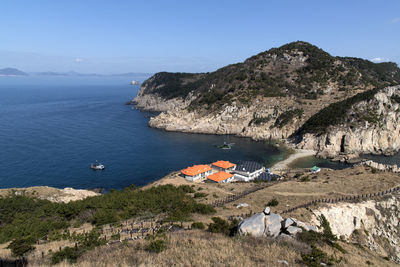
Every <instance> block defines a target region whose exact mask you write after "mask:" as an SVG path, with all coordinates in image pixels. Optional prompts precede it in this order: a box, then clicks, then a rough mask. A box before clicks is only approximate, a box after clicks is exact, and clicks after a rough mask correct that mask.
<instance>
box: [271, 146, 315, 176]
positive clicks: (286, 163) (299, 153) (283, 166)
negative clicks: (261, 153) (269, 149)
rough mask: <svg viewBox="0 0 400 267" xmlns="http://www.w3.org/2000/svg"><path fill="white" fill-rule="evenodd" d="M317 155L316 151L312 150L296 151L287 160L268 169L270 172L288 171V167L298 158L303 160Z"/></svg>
mask: <svg viewBox="0 0 400 267" xmlns="http://www.w3.org/2000/svg"><path fill="white" fill-rule="evenodd" d="M315 154H317V152H316V151H314V150H303V149H296V150H295V153H294V154H292V155H290V156H289V157H288V158H287V159H285V160H282V161H279V162H277V163H276V164H275V165H274V166H272V167H271V168H270V169H271V171H272V172H273V171H282V170H288V169H290V167H289V165H290V164H291V163H292V162H293V161H295V160H297V159H299V158H304V157H310V156H315Z"/></svg>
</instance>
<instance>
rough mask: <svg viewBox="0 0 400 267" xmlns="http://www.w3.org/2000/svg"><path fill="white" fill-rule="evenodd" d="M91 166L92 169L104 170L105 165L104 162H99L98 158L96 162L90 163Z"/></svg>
mask: <svg viewBox="0 0 400 267" xmlns="http://www.w3.org/2000/svg"><path fill="white" fill-rule="evenodd" d="M90 168H91V169H93V170H96V171H97V170H100V171H101V170H104V165H103V164H101V163H99V162H97V160H96V163H94V164H93V163H92V164H90Z"/></svg>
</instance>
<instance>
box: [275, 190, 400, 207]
mask: <svg viewBox="0 0 400 267" xmlns="http://www.w3.org/2000/svg"><path fill="white" fill-rule="evenodd" d="M399 191H400V186H397V187H393V188H391V189H388V190H385V191H380V192H376V193H370V194H362V195H354V196H344V197H339V198H320V199H315V200H312V201H310V202H308V203H305V204H302V205H299V206H296V207H293V208H290V209H287V210H284V211H282V212H281V213H282V214H285V213H289V212H292V211H295V210H297V209H301V208H307V207H310V206H311V205H314V204H317V203H338V202H346V201H357V200H367V199H371V198H374V197H380V196H384V195H387V194H391V193H395V192H399Z"/></svg>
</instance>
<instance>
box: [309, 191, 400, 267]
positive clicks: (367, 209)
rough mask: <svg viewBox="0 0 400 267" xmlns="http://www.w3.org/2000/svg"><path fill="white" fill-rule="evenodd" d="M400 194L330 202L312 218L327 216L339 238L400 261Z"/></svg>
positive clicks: (315, 219)
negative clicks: (361, 200) (376, 198)
mask: <svg viewBox="0 0 400 267" xmlns="http://www.w3.org/2000/svg"><path fill="white" fill-rule="evenodd" d="M399 207H400V194H399V193H394V194H393V195H389V196H387V197H385V198H384V199H381V200H369V201H364V202H361V203H341V204H329V205H327V206H326V207H321V208H319V209H318V210H314V216H313V219H312V221H313V222H314V223H315V224H316V225H319V223H320V222H319V216H321V215H324V216H325V218H326V219H327V220H328V222H329V224H330V226H331V229H332V232H333V234H335V235H336V236H337V237H338V238H339V237H340V238H342V239H345V240H347V241H350V242H356V243H359V244H361V245H363V246H366V247H368V248H369V249H371V250H373V251H376V252H378V253H379V254H380V255H382V257H389V258H390V259H392V260H393V261H395V262H397V263H400V208H399Z"/></svg>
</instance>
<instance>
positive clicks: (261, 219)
mask: <svg viewBox="0 0 400 267" xmlns="http://www.w3.org/2000/svg"><path fill="white" fill-rule="evenodd" d="M238 232H239V234H240V235H250V236H254V237H261V236H263V235H264V232H265V215H264V213H256V214H254V215H253V216H251V217H250V218H247V219H245V220H243V221H242V222H240V224H239V226H238Z"/></svg>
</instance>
